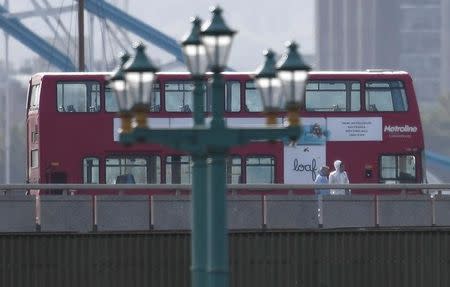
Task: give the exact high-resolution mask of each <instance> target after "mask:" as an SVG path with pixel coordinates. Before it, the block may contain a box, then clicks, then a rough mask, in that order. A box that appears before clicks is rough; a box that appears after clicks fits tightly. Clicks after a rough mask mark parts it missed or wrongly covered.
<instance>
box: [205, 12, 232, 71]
mask: <svg viewBox="0 0 450 287" xmlns="http://www.w3.org/2000/svg"><path fill="white" fill-rule="evenodd" d="M211 12H212V14H213V17H212V18H211V20H210V21H208V22H207V23H205V25H204V26H203V27H202V32H201V38H202V41H203V44H204V45H205V48H206V53H207V55H208V59H209V64H210V65H211V71H212V72H222V71H223V70H224V69H225V68H226V64H227V61H228V55H229V53H230V49H231V44H232V42H233V35H234V34H235V33H236V31H234V30H231V29H230V28H228V26H227V25H226V24H225V21H224V20H223V18H222V9H221V8H220V7H213V8H212V9H211Z"/></svg>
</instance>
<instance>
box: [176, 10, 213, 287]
mask: <svg viewBox="0 0 450 287" xmlns="http://www.w3.org/2000/svg"><path fill="white" fill-rule="evenodd" d="M191 22H192V30H191V32H190V33H189V34H188V35H186V36H185V37H184V40H183V42H181V46H182V48H183V53H184V57H185V60H186V66H187V68H188V70H189V72H190V73H191V75H192V78H193V80H194V90H193V92H192V93H193V97H194V113H193V117H194V128H199V129H204V128H205V116H204V99H203V95H204V93H203V90H204V89H203V81H202V80H203V77H204V75H205V73H206V70H207V68H208V58H207V56H206V49H205V46H204V45H203V42H202V41H201V39H200V26H201V20H200V19H199V18H198V17H195V18H192V19H191ZM191 155H192V205H191V214H192V233H191V263H192V264H191V272H192V276H191V282H192V284H191V286H196V287H205V286H207V272H206V263H207V253H206V249H205V244H206V242H207V233H206V225H207V220H206V216H205V214H207V202H206V197H207V186H206V184H207V182H206V171H207V170H206V158H207V153H206V150H205V149H198V150H194V151H192V152H191Z"/></svg>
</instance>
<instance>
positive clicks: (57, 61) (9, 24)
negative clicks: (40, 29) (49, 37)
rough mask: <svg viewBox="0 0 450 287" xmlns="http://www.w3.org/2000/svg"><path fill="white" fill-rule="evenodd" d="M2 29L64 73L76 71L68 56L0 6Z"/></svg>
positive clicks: (0, 26) (0, 25)
mask: <svg viewBox="0 0 450 287" xmlns="http://www.w3.org/2000/svg"><path fill="white" fill-rule="evenodd" d="M0 28H2V29H3V30H4V31H6V32H7V33H8V34H10V35H11V36H13V37H14V38H15V39H16V40H18V41H19V42H21V43H22V44H24V45H25V46H27V47H28V48H30V49H31V50H32V51H34V52H36V53H37V54H38V55H40V56H41V57H43V58H44V59H46V60H47V61H49V62H50V63H52V64H53V65H55V66H56V67H57V68H59V69H61V70H62V71H64V72H71V71H75V70H76V67H75V65H74V64H73V62H72V60H71V59H70V58H69V57H68V56H67V55H65V54H63V53H62V52H61V51H59V50H58V49H56V48H55V47H53V46H52V45H50V44H49V43H48V42H47V41H46V40H44V39H42V38H41V37H39V36H38V35H36V34H35V33H34V32H33V31H31V30H30V29H28V28H27V27H26V26H25V25H23V24H22V23H21V22H20V21H19V20H18V19H17V18H14V17H10V16H9V12H8V10H7V9H6V8H5V7H3V6H2V5H0Z"/></svg>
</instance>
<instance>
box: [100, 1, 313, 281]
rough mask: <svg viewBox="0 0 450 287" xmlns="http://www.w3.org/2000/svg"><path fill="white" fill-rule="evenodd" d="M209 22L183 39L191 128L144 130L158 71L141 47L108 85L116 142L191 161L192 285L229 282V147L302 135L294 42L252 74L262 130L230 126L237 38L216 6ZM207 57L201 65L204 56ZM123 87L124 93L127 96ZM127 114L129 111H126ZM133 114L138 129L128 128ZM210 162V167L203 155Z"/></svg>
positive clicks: (301, 75) (302, 77)
mask: <svg viewBox="0 0 450 287" xmlns="http://www.w3.org/2000/svg"><path fill="white" fill-rule="evenodd" d="M212 13H213V17H212V19H211V20H210V21H209V22H208V23H206V24H205V25H204V28H203V29H202V30H201V31H200V20H199V19H198V18H196V19H194V21H193V24H194V25H193V29H192V32H191V34H190V35H189V36H188V37H186V39H185V40H184V41H183V42H182V46H183V50H184V54H185V58H186V64H187V66H188V69H189V71H190V72H191V74H192V78H193V80H194V91H193V94H194V113H193V120H194V125H193V127H192V128H180V129H169V128H159V129H153V128H151V129H150V128H148V126H147V112H148V111H149V109H148V106H149V102H150V93H151V88H152V85H153V81H154V79H155V77H156V74H155V73H156V71H157V68H156V67H155V66H153V64H152V62H151V61H150V59H148V58H147V56H146V55H145V53H144V47H143V45H142V44H140V45H138V46H137V47H136V54H135V56H134V57H133V58H132V59H130V60H129V61H128V62H127V63H126V64H124V63H123V61H122V64H121V65H120V66H119V67H118V68H117V69H116V70H115V72H114V74H113V75H112V77H111V78H109V80H110V81H111V82H112V86H113V88H114V89H115V91H116V94H117V96H118V98H119V99H118V103H119V105H120V107H119V108H120V111H121V113H120V115H121V118H122V129H121V132H120V138H119V140H120V142H121V143H123V144H126V145H129V144H133V143H135V142H148V143H159V144H162V145H165V146H167V147H171V148H174V149H177V150H181V151H183V152H186V153H189V154H190V155H191V156H192V160H193V168H192V237H191V247H192V262H191V271H192V286H193V287H206V286H211V287H227V286H228V285H229V271H228V269H229V262H228V255H229V254H228V229H227V221H226V202H227V201H226V166H225V158H226V156H227V154H228V151H229V149H230V148H231V147H234V146H238V145H244V144H248V143H250V142H252V141H255V140H269V141H275V140H280V139H283V138H290V139H291V140H294V141H295V140H297V139H298V138H299V136H300V133H301V128H300V125H299V120H298V116H299V113H298V107H299V106H300V101H301V100H302V97H303V94H304V85H305V81H306V78H307V71H308V70H309V67H308V66H307V65H305V64H304V63H303V61H302V59H301V57H300V55H299V54H298V53H297V50H296V49H297V45H295V44H293V43H291V44H290V45H289V46H288V52H287V53H286V54H285V55H283V57H282V58H281V60H280V62H279V63H278V65H277V68H276V67H275V66H276V65H275V64H276V63H275V59H274V54H273V53H272V52H269V53H266V62H265V64H264V65H263V66H262V68H260V69H259V71H257V74H256V76H255V81H256V83H257V86H258V88H259V90H260V92H261V95H262V96H263V102H264V104H265V110H266V113H267V115H268V121H267V125H266V126H265V127H258V128H230V127H227V125H226V122H225V119H224V102H225V101H224V90H225V89H224V80H223V76H222V72H223V70H224V69H225V67H226V61H227V58H228V54H229V49H230V47H231V42H232V36H233V34H234V33H235V32H234V31H233V30H231V29H229V28H228V27H227V26H226V24H225V22H224V20H223V19H222V15H221V13H222V10H221V9H220V8H214V9H213V10H212ZM205 56H207V58H208V60H206V57H205ZM208 66H209V67H210V69H211V71H212V72H213V75H212V79H211V87H212V120H211V123H210V124H209V125H206V124H205V119H204V94H205V93H204V89H203V87H204V83H203V79H204V75H205V72H206V69H207V67H208ZM125 88H126V91H124V90H125ZM282 89H283V90H284V94H285V97H286V98H287V99H286V103H287V108H289V113H288V123H289V125H288V126H287V127H282V126H278V125H276V124H275V123H276V119H275V120H274V117H275V116H276V112H278V111H279V101H278V99H280V96H278V94H277V95H275V93H276V91H280V90H282ZM130 111H131V112H130ZM131 114H133V115H134V118H135V122H136V124H137V126H136V127H135V128H130V125H131V124H130V123H131V121H130V117H131ZM207 157H209V158H210V161H209V162H208V163H207V162H206V158H207Z"/></svg>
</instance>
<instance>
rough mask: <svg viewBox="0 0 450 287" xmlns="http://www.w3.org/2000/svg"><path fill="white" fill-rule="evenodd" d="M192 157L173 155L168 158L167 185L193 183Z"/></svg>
mask: <svg viewBox="0 0 450 287" xmlns="http://www.w3.org/2000/svg"><path fill="white" fill-rule="evenodd" d="M191 165H192V163H191V157H190V156H187V155H173V156H168V157H167V158H166V183H176V184H190V183H191V173H192V170H191Z"/></svg>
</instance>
